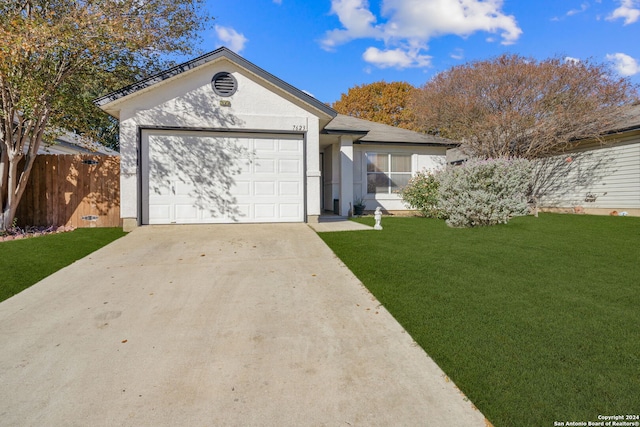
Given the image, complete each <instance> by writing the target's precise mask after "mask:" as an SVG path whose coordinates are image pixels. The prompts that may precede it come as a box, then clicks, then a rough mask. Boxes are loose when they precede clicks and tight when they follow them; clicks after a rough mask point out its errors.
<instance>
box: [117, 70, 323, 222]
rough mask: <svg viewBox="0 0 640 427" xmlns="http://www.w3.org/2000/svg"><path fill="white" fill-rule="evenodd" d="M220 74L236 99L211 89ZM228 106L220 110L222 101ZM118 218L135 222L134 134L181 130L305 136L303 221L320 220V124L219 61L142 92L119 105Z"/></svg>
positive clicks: (254, 79)
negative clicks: (226, 75) (230, 79)
mask: <svg viewBox="0 0 640 427" xmlns="http://www.w3.org/2000/svg"><path fill="white" fill-rule="evenodd" d="M220 71H227V72H230V73H232V74H233V76H234V77H235V78H236V80H237V82H238V89H237V91H236V93H235V94H234V95H232V96H230V97H224V98H223V97H220V96H218V95H216V94H215V93H214V91H213V89H212V88H211V79H212V77H213V76H214V75H215V74H216V73H217V72H220ZM222 100H224V101H228V102H229V103H230V106H221V104H220V101H222ZM120 104H121V105H120V108H121V110H120V147H121V148H120V154H121V207H120V209H121V216H122V218H138V215H139V200H140V194H138V192H139V190H138V167H139V165H140V159H138V147H137V144H138V142H137V138H138V129H139V128H141V127H153V126H167V127H180V128H202V129H230V130H251V131H260V132H264V133H273V132H296V133H303V134H304V135H305V141H306V152H305V153H306V159H305V160H306V170H305V174H306V177H307V186H306V196H307V197H306V208H307V215H319V214H320V165H319V162H320V160H319V151H318V146H319V126H320V125H319V118H318V117H317V116H316V115H314V114H312V113H310V112H309V111H307V110H306V109H305V108H303V106H302V105H300V104H301V103H300V101H297V103H296V100H295V99H294V98H292V97H291V95H289V94H287V93H285V92H283V91H281V90H280V89H278V88H276V87H275V86H272V85H271V84H269V83H267V82H265V81H264V80H262V79H261V78H259V77H257V76H255V75H253V74H251V73H249V72H247V71H246V70H244V69H242V68H240V67H238V66H237V65H235V64H234V63H232V62H230V61H228V60H226V59H222V60H220V61H214V62H211V63H209V64H206V65H204V66H201V67H200V68H197V69H195V70H190V71H187V72H185V73H183V74H180V75H179V76H177V77H175V78H173V79H170V80H167V81H166V82H162V83H159V84H157V85H155V86H153V87H151V88H148V89H145V90H142V91H140V92H138V93H136V94H135V95H134V96H132V97H130V98H123V100H122V101H121V102H120Z"/></svg>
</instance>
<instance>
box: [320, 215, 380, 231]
mask: <svg viewBox="0 0 640 427" xmlns="http://www.w3.org/2000/svg"><path fill="white" fill-rule="evenodd" d="M309 227H311V228H313V229H314V230H315V231H317V232H319V233H323V232H332V231H358V230H373V227H371V226H368V225H364V224H360V223H358V222H354V221H351V220H349V218H346V217H343V216H337V215H326V216H321V217H320V218H319V220H318V222H310V223H309Z"/></svg>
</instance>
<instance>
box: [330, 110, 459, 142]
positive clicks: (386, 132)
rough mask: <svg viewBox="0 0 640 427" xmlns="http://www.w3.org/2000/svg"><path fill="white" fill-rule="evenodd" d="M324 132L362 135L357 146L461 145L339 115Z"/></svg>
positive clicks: (432, 136) (357, 140) (437, 137)
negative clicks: (377, 144) (359, 144)
mask: <svg viewBox="0 0 640 427" xmlns="http://www.w3.org/2000/svg"><path fill="white" fill-rule="evenodd" d="M323 132H324V133H327V134H352V135H358V134H360V135H362V137H361V138H356V141H355V143H356V144H357V143H361V144H366V143H369V144H372V143H402V144H420V145H437V146H452V147H454V146H457V145H459V143H457V142H456V141H453V140H450V139H446V138H441V137H439V136H434V135H427V134H424V133H419V132H414V131H411V130H407V129H402V128H397V127H394V126H389V125H385V124H382V123H376V122H371V121H368V120H363V119H358V118H356V117H351V116H346V115H344V114H338V115H337V116H336V117H335V118H334V119H333V120H331V122H329V124H328V125H327V126H325V128H324V131H323Z"/></svg>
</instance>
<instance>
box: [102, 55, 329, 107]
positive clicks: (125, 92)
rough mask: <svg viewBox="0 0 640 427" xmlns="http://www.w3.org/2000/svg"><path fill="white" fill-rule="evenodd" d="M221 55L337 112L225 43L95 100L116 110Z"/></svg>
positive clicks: (313, 103)
mask: <svg viewBox="0 0 640 427" xmlns="http://www.w3.org/2000/svg"><path fill="white" fill-rule="evenodd" d="M221 59H227V60H228V61H231V62H232V63H235V64H236V65H237V66H239V67H241V68H244V69H245V70H247V71H248V72H250V73H252V74H254V75H256V76H258V77H260V78H261V79H263V80H264V81H266V82H268V83H270V84H271V85H273V86H275V87H277V88H279V89H280V90H282V91H283V92H285V93H287V94H288V95H290V96H292V97H294V98H296V99H298V100H299V101H301V102H302V103H304V104H307V105H309V106H310V107H312V108H313V109H315V110H318V111H320V112H322V113H324V114H325V115H327V116H329V117H330V118H333V117H335V116H336V115H337V112H336V111H335V110H334V109H332V108H331V107H329V106H327V105H326V104H324V103H323V102H321V101H319V100H317V99H316V98H314V97H313V96H311V95H308V94H307V93H305V92H303V91H301V90H300V89H297V88H295V87H294V86H292V85H290V84H289V83H287V82H285V81H283V80H281V79H279V78H278V77H276V76H274V75H273V74H271V73H268V72H267V71H265V70H263V69H262V68H260V67H258V66H257V65H255V64H253V63H251V62H249V61H247V60H246V59H244V58H243V57H241V56H240V55H238V54H236V53H234V52H232V51H231V50H229V49H227V48H226V47H221V48H219V49H216V50H214V51H213V52H209V53H207V54H205V55H202V56H200V57H198V58H195V59H192V60H191V61H188V62H185V63H183V64H179V65H176V66H175V67H172V68H169V69H168V70H165V71H163V72H161V73H158V74H155V75H153V76H150V77H147V78H146V79H142V80H139V81H137V82H135V83H133V84H131V85H129V86H125V87H123V88H121V89H118V90H116V91H114V92H111V93H109V94H107V95H105V96H102V97H100V98H97V99H96V100H94V103H95V104H96V105H97V106H98V107H100V108H102V109H103V110H105V111H107V112H109V113H110V114H113V112H112V110H111V109H110V108H109V106H110V105H111V104H114V103H118V102H121V101H123V100H124V99H126V98H129V97H132V96H135V95H136V94H137V93H139V92H141V91H144V90H146V89H149V88H151V87H153V86H155V85H158V84H161V83H163V82H166V81H168V80H170V79H173V78H176V77H178V76H180V75H181V74H184V73H186V72H189V71H191V70H194V69H196V68H198V67H201V66H204V65H206V64H209V63H211V62H214V61H218V60H221Z"/></svg>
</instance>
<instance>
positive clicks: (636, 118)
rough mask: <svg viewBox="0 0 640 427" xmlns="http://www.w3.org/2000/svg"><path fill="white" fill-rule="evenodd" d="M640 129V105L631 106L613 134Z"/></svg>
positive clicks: (615, 126) (614, 128)
mask: <svg viewBox="0 0 640 427" xmlns="http://www.w3.org/2000/svg"><path fill="white" fill-rule="evenodd" d="M636 129H640V104H635V105H631V106H630V107H629V108H628V109H627V110H626V111H625V113H623V114H622V115H621V116H620V120H619V121H618V122H617V123H616V124H615V125H614V127H613V129H612V130H611V132H622V131H629V130H636Z"/></svg>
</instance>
